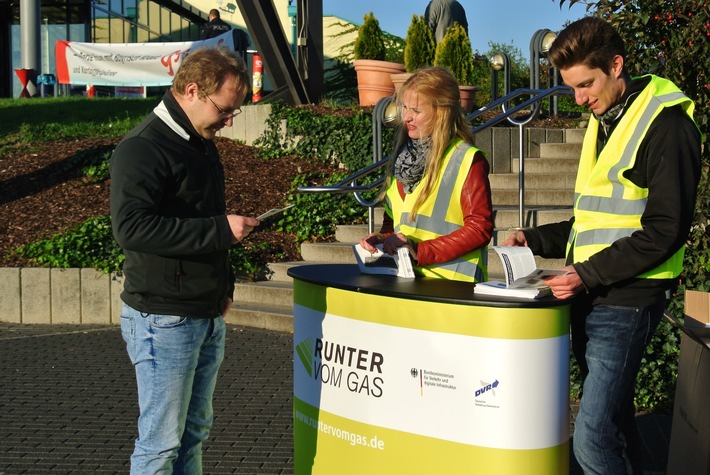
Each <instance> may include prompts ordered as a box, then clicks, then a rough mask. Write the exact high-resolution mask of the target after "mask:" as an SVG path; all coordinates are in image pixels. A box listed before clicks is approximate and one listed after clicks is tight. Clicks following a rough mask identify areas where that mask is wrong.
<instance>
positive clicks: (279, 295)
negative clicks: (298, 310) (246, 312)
mask: <svg viewBox="0 0 710 475" xmlns="http://www.w3.org/2000/svg"><path fill="white" fill-rule="evenodd" d="M234 301H235V302H236V303H238V304H258V303H264V302H268V303H269V305H276V306H280V307H289V306H292V305H293V284H292V283H291V282H275V281H271V280H264V281H259V282H237V284H236V285H235V287H234Z"/></svg>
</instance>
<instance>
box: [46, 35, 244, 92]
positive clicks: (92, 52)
mask: <svg viewBox="0 0 710 475" xmlns="http://www.w3.org/2000/svg"><path fill="white" fill-rule="evenodd" d="M203 46H204V47H216V46H226V47H228V48H229V49H232V50H233V49H234V36H233V34H232V32H231V31H228V32H226V33H224V34H222V35H220V36H217V37H214V38H210V39H208V40H202V41H183V42H171V43H80V42H75V41H62V40H60V41H57V43H56V51H55V52H56V59H57V81H58V82H59V84H74V85H79V86H82V85H87V84H91V85H93V86H169V85H170V84H172V82H173V77H174V76H175V73H176V72H177V70H178V68H179V67H180V63H181V61H182V60H183V58H185V56H187V55H188V54H189V53H190V51H191V50H194V49H197V48H200V47H203Z"/></svg>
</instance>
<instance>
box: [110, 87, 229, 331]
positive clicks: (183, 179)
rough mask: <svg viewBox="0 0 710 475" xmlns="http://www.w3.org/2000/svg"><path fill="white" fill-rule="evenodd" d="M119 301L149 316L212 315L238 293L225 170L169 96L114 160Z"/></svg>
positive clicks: (128, 137) (123, 143)
mask: <svg viewBox="0 0 710 475" xmlns="http://www.w3.org/2000/svg"><path fill="white" fill-rule="evenodd" d="M110 172H111V223H112V227H113V233H114V237H115V238H116V241H117V242H118V244H119V245H120V246H121V248H123V250H124V253H125V256H126V261H125V263H124V265H123V272H124V275H125V281H124V291H123V293H122V294H121V298H122V299H123V301H124V302H125V303H127V304H128V305H130V306H131V307H133V308H135V309H136V310H139V311H142V312H147V313H159V314H168V315H180V316H186V317H195V318H213V317H216V316H218V315H220V314H221V312H222V311H223V310H224V307H225V305H226V302H227V298H228V297H229V298H231V297H232V293H233V290H234V273H233V272H232V269H231V267H230V265H229V259H228V252H229V248H230V246H231V242H232V233H231V231H230V228H229V225H228V223H227V217H226V204H225V195H224V170H223V168H222V164H221V163H220V161H219V155H218V153H217V149H216V147H215V145H214V143H213V142H212V141H211V140H205V139H203V138H201V137H200V136H199V135H198V134H197V132H196V131H195V130H194V128H193V127H192V125H191V123H190V121H189V120H188V118H187V116H186V115H185V113H184V112H183V110H182V109H181V108H180V106H179V105H178V103H177V102H176V101H175V99H174V98H173V96H172V93H171V92H170V91H168V92H167V93H166V94H165V96H164V97H163V102H161V104H160V105H159V106H158V107H156V108H155V110H154V111H153V112H151V113H150V114H149V115H148V117H147V118H146V119H145V120H144V121H143V122H142V123H141V124H140V125H138V126H137V127H136V128H134V129H133V130H132V131H131V132H129V133H128V134H127V135H126V136H125V137H124V138H123V140H122V141H121V143H119V145H118V147H117V148H116V150H115V152H114V153H113V156H112V157H111V160H110Z"/></svg>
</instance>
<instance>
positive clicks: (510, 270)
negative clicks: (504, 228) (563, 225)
mask: <svg viewBox="0 0 710 475" xmlns="http://www.w3.org/2000/svg"><path fill="white" fill-rule="evenodd" d="M492 249H493V250H495V251H496V253H497V254H498V257H500V260H501V263H502V264H503V276H504V279H505V281H504V282H496V281H490V282H481V283H478V284H476V286H475V287H474V289H473V291H474V293H478V294H485V295H500V296H507V297H521V298H529V299H535V298H540V297H545V296H548V295H552V291H551V290H550V288H549V287H547V286H546V285H545V282H544V280H545V279H546V278H548V277H553V276H556V275H564V274H567V271H566V270H562V269H557V270H551V269H538V268H537V266H536V264H535V256H533V253H532V251H531V250H530V248H528V247H513V246H510V247H509V246H493V247H492Z"/></svg>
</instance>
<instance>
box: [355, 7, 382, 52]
mask: <svg viewBox="0 0 710 475" xmlns="http://www.w3.org/2000/svg"><path fill="white" fill-rule="evenodd" d="M353 48H354V50H353V54H354V56H355V59H375V60H379V61H384V60H385V53H386V50H385V35H384V33H382V29H381V28H380V22H379V21H377V18H375V15H374V14H373V13H372V12H370V13H368V14H366V15H365V17H364V21H363V23H362V25H361V26H360V28H358V31H357V38H356V39H355V45H354V46H353Z"/></svg>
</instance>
